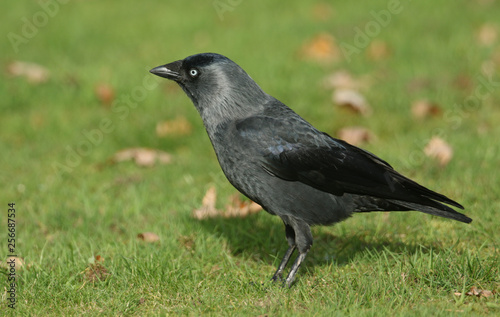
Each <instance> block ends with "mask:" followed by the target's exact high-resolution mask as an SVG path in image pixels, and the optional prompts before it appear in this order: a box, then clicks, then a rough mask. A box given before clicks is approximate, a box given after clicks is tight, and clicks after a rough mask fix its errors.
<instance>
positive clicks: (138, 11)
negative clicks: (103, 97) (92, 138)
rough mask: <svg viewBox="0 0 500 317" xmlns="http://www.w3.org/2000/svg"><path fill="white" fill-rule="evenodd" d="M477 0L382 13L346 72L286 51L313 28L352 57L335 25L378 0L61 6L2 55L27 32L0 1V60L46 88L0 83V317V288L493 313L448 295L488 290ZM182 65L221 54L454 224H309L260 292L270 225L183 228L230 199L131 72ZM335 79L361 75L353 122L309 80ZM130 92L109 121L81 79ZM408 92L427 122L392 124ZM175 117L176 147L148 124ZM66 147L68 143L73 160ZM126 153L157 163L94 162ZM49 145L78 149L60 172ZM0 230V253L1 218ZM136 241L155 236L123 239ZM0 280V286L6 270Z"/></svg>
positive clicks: (491, 144) (87, 309) (176, 95)
mask: <svg viewBox="0 0 500 317" xmlns="http://www.w3.org/2000/svg"><path fill="white" fill-rule="evenodd" d="M222 2H224V3H236V2H235V1H233V2H230V1H222ZM483 2H484V3H486V2H487V1H458V2H453V4H451V3H450V4H445V3H441V2H435V3H433V4H430V3H427V2H425V3H421V2H418V1H412V2H408V1H402V2H401V3H402V6H403V10H402V11H401V13H399V14H394V15H392V17H391V22H390V23H389V24H388V25H387V26H386V27H383V28H381V31H380V33H379V34H378V35H377V36H375V37H374V38H371V40H373V39H377V40H382V41H384V42H386V43H387V45H388V47H389V48H390V51H391V54H390V55H389V56H388V57H387V58H385V59H383V60H380V61H377V62H375V61H373V60H371V59H370V58H369V57H368V56H367V54H366V50H364V49H362V50H361V53H360V54H355V55H352V56H351V59H350V62H347V61H346V60H345V59H342V60H341V61H339V62H338V63H332V64H321V63H316V62H314V61H310V60H305V59H303V58H301V57H300V50H301V47H302V45H303V44H304V43H305V42H307V41H308V40H310V39H311V38H313V37H314V36H315V35H316V34H318V33H321V32H328V33H330V34H332V35H333V36H335V38H336V41H337V44H339V45H340V44H341V43H349V44H352V43H353V39H354V36H355V31H354V28H355V27H359V28H361V29H363V28H364V27H365V25H366V24H367V23H369V22H370V21H373V17H372V16H371V15H370V12H371V11H372V10H373V11H376V12H378V11H380V10H383V9H386V8H387V4H388V1H370V3H369V4H368V3H367V4H365V5H360V4H359V3H358V2H347V1H346V2H344V3H340V2H339V3H336V4H335V5H333V6H332V14H331V16H330V17H329V18H328V19H326V20H321V19H318V18H315V15H314V13H313V12H314V5H311V4H309V3H307V2H304V1H288V2H287V4H286V6H283V4H282V3H278V2H269V1H242V2H241V3H240V4H237V5H235V6H234V8H233V10H232V11H227V12H225V13H224V16H223V17H224V19H223V20H221V19H219V16H218V14H217V11H216V10H215V8H214V6H213V3H212V2H211V1H208V2H205V3H197V4H196V5H194V4H186V3H184V2H172V1H168V2H167V1H150V2H148V3H144V4H143V3H140V4H139V3H137V2H134V1H121V2H114V3H107V2H106V3H101V2H95V1H90V2H89V1H69V2H68V3H67V4H59V9H58V12H57V14H55V15H54V17H51V18H50V19H49V20H48V22H47V23H46V24H44V25H43V27H40V28H39V29H38V33H37V34H36V35H35V36H34V37H32V38H29V39H28V41H27V43H24V44H22V45H19V46H18V51H17V52H15V51H14V49H13V47H12V45H11V44H10V43H9V40H8V38H7V34H9V32H13V33H16V34H18V35H21V34H22V28H23V25H24V23H25V22H24V21H25V20H23V17H26V18H27V19H28V20H30V19H32V18H33V17H34V16H35V15H36V14H37V12H39V11H40V10H41V7H40V6H39V5H38V3H37V2H15V3H11V4H10V6H9V10H8V11H9V14H8V15H5V17H4V18H3V23H2V24H1V25H0V34H2V36H4V37H3V41H2V42H1V43H0V48H1V51H2V55H1V56H0V63H1V64H2V67H3V68H4V69H5V68H6V67H7V65H8V64H9V63H10V62H12V61H16V60H21V61H29V62H34V63H38V64H41V65H43V66H45V67H47V68H48V69H49V70H50V72H51V77H50V79H49V80H48V82H46V83H42V84H38V85H33V84H29V83H27V82H26V80H25V79H23V78H17V77H16V78H14V77H11V76H9V75H8V74H7V73H6V72H3V73H2V75H1V81H2V82H1V84H0V94H1V96H2V102H1V103H0V109H1V111H2V115H1V116H0V124H1V138H0V150H1V152H2V155H1V156H0V166H2V168H1V170H0V180H1V182H0V193H1V194H0V198H1V199H0V205H1V206H3V209H2V210H3V211H2V213H3V215H6V214H7V208H8V207H7V204H8V203H9V202H15V203H16V210H17V212H16V253H17V254H18V255H19V256H21V257H23V258H24V261H25V263H26V265H25V268H24V269H21V270H18V271H17V272H16V273H17V277H18V285H17V293H16V295H17V301H18V302H17V307H16V310H15V311H13V310H11V309H9V308H7V307H6V305H7V302H6V298H7V295H8V294H7V292H6V291H4V292H2V294H1V296H0V298H1V303H0V304H1V305H2V307H1V308H0V314H2V313H3V312H10V313H12V314H18V315H32V316H44V315H58V316H60V315H80V314H86V315H98V314H99V315H100V314H104V315H139V316H142V315H165V314H166V315H176V314H181V315H199V314H207V315H221V314H222V315H253V316H255V315H269V316H271V315H272V316H274V315H287V316H289V315H301V314H305V315H320V316H332V315H339V316H343V315H353V316H373V315H390V316H407V315H410V316H428V315H445V316H446V315H450V316H455V315H457V314H458V313H460V314H464V315H471V314H473V315H498V314H499V313H500V298H499V296H498V294H496V295H494V296H492V297H489V298H484V297H482V298H476V297H473V296H465V295H462V296H456V295H454V293H462V294H465V293H466V292H467V291H469V289H470V288H471V287H473V286H475V287H477V288H480V289H485V290H491V291H496V292H499V291H500V269H499V266H500V263H499V262H500V255H499V251H498V246H499V243H500V234H499V230H498V228H499V225H500V222H499V220H498V216H497V214H498V210H499V209H500V199H499V197H500V172H499V156H500V143H499V142H498V136H499V135H500V126H499V125H498V122H499V121H500V108H499V107H498V105H499V104H500V90H499V86H498V82H499V81H500V77H499V76H498V71H499V70H500V68H499V64H500V57H499V56H500V55H499V54H500V39H499V38H498V37H500V36H499V35H497V40H496V42H495V43H494V44H493V45H491V46H481V45H478V43H477V40H476V34H477V32H478V30H479V28H480V27H481V26H482V25H483V24H484V23H492V24H493V25H496V28H497V30H500V24H498V21H497V20H498V19H497V18H498V16H499V15H500V5H498V4H495V3H491V4H481V3H483ZM199 52H218V53H222V54H224V55H227V56H228V57H230V58H232V59H233V60H235V61H236V62H237V63H239V64H240V65H241V66H242V67H243V68H244V69H246V70H247V72H248V73H249V74H250V75H251V76H252V77H253V78H254V79H255V80H256V81H257V82H258V83H259V84H260V85H261V86H262V87H263V88H264V90H265V91H266V92H268V93H270V94H272V95H274V96H275V97H277V98H278V99H280V100H281V101H283V102H285V103H286V104H288V105H289V106H291V107H292V108H293V109H294V110H296V111H297V112H298V113H299V114H301V115H302V116H304V117H305V118H306V119H308V120H309V121H310V122H312V123H314V124H315V125H316V126H317V127H318V128H320V129H322V130H324V131H326V132H328V133H330V134H332V135H335V133H336V131H337V130H338V129H340V128H342V127H344V126H348V125H361V126H365V127H367V128H368V129H370V130H371V131H372V132H373V133H374V134H375V135H376V136H377V138H376V139H375V140H374V141H373V142H371V143H370V144H367V145H366V146H364V148H366V149H368V150H370V151H372V152H374V153H376V154H377V155H379V156H381V157H382V158H384V159H386V160H387V161H389V162H390V163H391V164H392V165H393V166H394V167H395V168H396V169H398V170H399V171H401V172H402V173H403V174H405V175H408V176H410V177H412V178H414V179H415V180H417V181H419V182H421V183H423V184H424V185H426V186H428V187H430V188H432V189H435V190H438V191H440V192H442V193H444V194H446V195H448V196H450V197H452V198H454V199H456V200H457V201H459V202H460V203H462V204H463V205H464V206H466V210H465V213H466V214H467V215H468V216H470V217H472V218H473V219H474V221H473V222H472V223H471V224H470V225H465V224H462V223H458V222H453V221H450V220H446V219H441V218H433V217H430V216H428V215H424V214H420V213H417V212H410V213H390V214H383V213H373V214H358V215H355V216H354V217H353V218H351V219H349V220H347V221H345V222H343V223H341V224H338V225H336V226H334V227H317V228H314V229H313V235H314V237H315V242H314V246H313V248H312V250H311V252H310V253H309V256H308V258H307V260H306V261H305V263H304V265H303V267H302V268H301V270H300V271H299V274H298V278H297V282H296V284H295V285H294V287H293V288H291V289H284V288H281V287H278V286H277V285H272V284H271V283H269V281H268V280H269V278H270V277H271V275H272V273H273V272H274V270H275V268H276V266H277V264H278V263H279V260H280V258H281V256H282V255H283V254H284V252H285V250H286V241H285V238H284V230H283V226H282V224H281V223H280V220H279V219H278V218H276V217H272V216H270V215H268V214H267V213H265V212H261V213H259V214H256V215H252V216H249V217H247V218H243V219H211V220H203V221H199V220H195V219H193V218H192V217H191V211H192V210H193V209H194V208H197V207H199V206H200V205H201V200H202V198H203V196H204V194H205V192H206V190H207V189H208V188H209V187H210V186H211V185H215V186H216V188H217V191H218V193H219V194H218V206H219V207H220V208H223V207H224V204H225V201H226V199H227V198H228V197H229V196H230V195H232V194H234V193H235V190H234V189H233V188H232V187H231V185H230V184H228V182H227V181H226V179H225V178H224V176H223V174H222V172H221V171H220V168H219V166H218V163H217V161H216V158H215V155H214V153H213V150H212V148H211V145H210V142H209V140H208V138H207V136H206V133H205V132H204V131H203V126H202V123H201V120H200V118H199V117H198V114H197V113H196V110H195V109H194V107H193V106H192V104H191V103H190V101H189V99H188V98H187V97H186V96H185V95H184V94H183V92H182V91H181V90H180V89H179V88H178V87H176V86H175V85H174V84H173V83H169V82H167V81H164V80H157V81H154V80H156V79H155V78H153V77H152V75H150V74H149V73H148V72H147V70H148V69H150V68H152V67H154V66H157V65H160V64H163V63H167V62H171V61H173V60H176V59H181V58H184V57H185V56H187V55H191V54H194V53H199ZM488 60H493V61H494V63H496V66H495V67H496V71H495V72H496V73H495V75H493V77H492V81H493V82H494V83H496V86H493V89H492V90H491V91H490V92H489V93H488V94H487V96H486V97H484V98H482V99H481V103H480V105H479V106H478V107H475V108H473V109H469V108H464V106H463V104H464V101H465V100H467V98H468V97H469V96H473V95H474V91H475V89H476V88H477V87H480V86H481V78H487V76H485V75H483V74H482V72H481V67H482V65H483V63H484V62H485V61H488ZM339 69H345V70H348V71H349V72H351V73H352V74H354V76H364V75H367V76H370V78H371V85H370V86H369V88H368V89H366V90H364V91H363V94H364V95H365V97H366V98H367V100H368V101H369V103H370V104H371V105H372V107H373V109H374V112H373V115H372V116H370V117H367V118H364V117H359V116H356V115H352V114H350V113H347V112H344V111H341V110H339V109H338V108H336V107H334V106H333V105H332V103H331V99H330V98H331V92H330V91H329V90H326V89H325V88H323V86H322V82H323V78H324V77H325V76H327V75H329V74H330V73H332V72H333V71H335V70H339ZM459 76H462V77H464V78H468V80H469V81H470V87H469V88H460V87H458V86H457V85H456V84H455V83H456V79H457V78H458V77H459ZM481 76H482V77H481ZM144 80H151V82H148V83H149V85H153V84H152V83H158V84H157V86H156V87H155V88H154V89H150V90H146V94H145V96H144V98H143V100H142V101H140V102H138V104H137V106H135V107H129V106H126V110H128V112H127V113H125V112H117V111H113V109H110V108H109V107H108V108H107V107H103V106H102V105H101V104H100V102H99V101H98V100H97V99H96V97H95V95H94V89H95V86H96V85H98V84H99V83H106V84H109V85H112V86H113V87H114V89H115V93H116V100H122V99H121V98H125V97H127V96H130V95H131V94H132V93H134V91H137V89H139V88H138V87H143V85H144ZM415 82H419V83H423V84H421V85H415ZM412 87H413V88H412ZM415 87H417V88H415ZM421 98H427V99H429V100H432V101H434V102H436V103H437V104H438V105H439V106H440V107H441V108H442V109H443V112H444V115H443V116H442V117H438V118H432V119H428V120H424V121H417V120H414V119H412V117H411V114H410V105H411V103H412V102H413V101H414V100H416V99H421ZM116 106H117V107H118V106H122V107H123V106H125V103H124V102H123V101H121V102H119V103H118V104H117V105H116ZM122 109H125V108H122ZM115 110H116V108H115ZM124 111H125V110H124ZM448 114H451V116H447V115H448ZM179 116H184V117H186V118H187V120H188V121H189V122H190V123H191V124H192V126H193V131H192V133H191V134H189V135H185V136H173V137H167V138H159V137H157V136H156V133H155V126H156V124H157V122H159V121H163V120H169V119H173V118H175V117H179ZM103 119H104V120H108V122H111V123H112V127H113V131H112V132H110V133H104V134H103V136H102V140H100V141H99V142H96V144H95V145H94V144H91V145H89V144H90V143H89V141H88V139H87V138H86V137H85V134H84V132H83V131H87V132H88V131H94V130H95V129H98V128H99V124H100V122H101V121H102V120H103ZM456 120H460V121H459V124H456V123H457V122H458V121H456ZM438 131H439V134H440V135H441V136H442V137H443V138H444V139H445V140H446V141H447V142H448V143H449V144H451V146H452V147H453V149H454V157H453V160H452V161H451V162H450V164H449V165H447V166H446V167H444V168H440V167H439V166H438V165H437V164H436V163H435V162H434V161H433V160H432V159H429V158H426V157H425V156H424V155H423V152H422V149H423V147H424V146H425V145H426V143H427V142H428V141H429V139H430V138H431V137H432V136H433V135H435V134H436V133H437V132H438ZM84 143H85V144H87V148H83V147H80V148H79V146H82V144H84ZM83 146H85V145H83ZM137 146H141V147H150V148H157V149H161V150H164V151H167V152H169V153H171V154H172V155H173V157H174V161H173V163H172V164H170V165H157V166H154V167H152V168H141V167H138V166H136V165H135V164H133V163H119V164H114V165H113V164H111V165H110V164H106V162H107V160H108V159H109V158H110V157H111V156H112V155H113V154H114V153H115V152H117V151H119V150H121V149H124V148H129V147H137ZM68 149H73V150H75V151H80V153H81V151H82V150H87V151H86V152H85V153H84V155H80V156H79V157H80V160H75V158H72V157H71V156H70V157H68V155H69V154H68V153H69V152H68V151H69V150H68ZM71 162H73V164H72V165H71V166H69V167H68V168H67V169H64V170H57V168H56V167H57V166H59V168H60V167H61V165H65V166H67V165H68V164H69V163H71ZM0 219H1V221H0V226H1V229H0V232H1V233H2V234H1V236H2V237H3V238H2V242H1V243H0V245H1V247H0V250H1V251H0V257H1V258H2V260H3V259H4V258H5V256H6V255H7V238H6V233H7V217H6V216H2V217H1V218H0ZM147 231H150V232H155V233H157V234H158V235H159V236H160V238H161V241H160V242H159V243H152V244H148V243H144V242H141V241H138V239H137V238H136V237H137V234H138V233H141V232H147ZM96 255H100V256H101V257H102V258H104V261H103V262H102V266H103V267H104V268H105V270H106V271H107V272H108V273H109V275H108V277H107V278H106V279H105V280H104V281H92V280H91V278H90V277H89V275H91V273H89V259H91V258H92V257H93V256H96ZM0 270H1V271H0V272H1V273H2V286H5V290H7V285H8V284H7V275H6V274H7V271H6V270H5V269H4V268H2V269H0ZM4 276H5V279H4V278H3V277H4Z"/></svg>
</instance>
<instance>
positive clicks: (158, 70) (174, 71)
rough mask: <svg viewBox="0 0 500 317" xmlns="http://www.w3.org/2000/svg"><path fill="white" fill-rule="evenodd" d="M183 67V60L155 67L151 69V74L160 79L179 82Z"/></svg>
mask: <svg viewBox="0 0 500 317" xmlns="http://www.w3.org/2000/svg"><path fill="white" fill-rule="evenodd" d="M181 66H182V60H180V61H175V62H172V63H170V64H165V65H162V66H158V67H155V68H153V69H151V70H150V71H149V72H150V73H152V74H155V75H157V76H160V77H164V78H167V79H170V80H175V81H178V80H179V79H180V78H181V74H180V69H181Z"/></svg>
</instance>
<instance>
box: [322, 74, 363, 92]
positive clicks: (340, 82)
mask: <svg viewBox="0 0 500 317" xmlns="http://www.w3.org/2000/svg"><path fill="white" fill-rule="evenodd" d="M368 85H369V83H368V78H366V77H365V78H361V79H355V78H354V77H353V76H352V75H351V74H350V73H349V72H347V71H346V70H339V71H336V72H334V73H332V74H330V75H328V76H327V77H325V79H324V86H325V88H327V89H332V88H333V89H352V90H357V89H363V88H366V87H368Z"/></svg>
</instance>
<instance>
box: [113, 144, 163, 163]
mask: <svg viewBox="0 0 500 317" xmlns="http://www.w3.org/2000/svg"><path fill="white" fill-rule="evenodd" d="M132 159H133V160H134V161H135V163H136V164H137V165H138V166H145V167H150V166H153V165H155V163H157V162H158V163H160V164H168V163H170V162H171V161H172V156H171V155H170V154H168V153H166V152H163V151H159V150H155V149H148V148H129V149H125V150H121V151H118V152H116V153H115V154H114V155H113V157H112V158H111V160H112V161H113V162H115V163H119V162H123V161H128V160H132Z"/></svg>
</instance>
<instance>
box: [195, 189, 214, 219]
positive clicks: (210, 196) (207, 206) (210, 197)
mask: <svg viewBox="0 0 500 317" xmlns="http://www.w3.org/2000/svg"><path fill="white" fill-rule="evenodd" d="M216 202H217V191H216V190H215V187H214V186H212V187H210V188H209V189H208V190H207V192H206V193H205V196H204V197H203V199H202V201H201V207H200V208H199V209H195V210H193V218H195V219H198V220H202V219H207V218H214V217H216V216H218V215H219V214H220V212H219V211H218V210H217V209H216V208H215V203H216Z"/></svg>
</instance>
